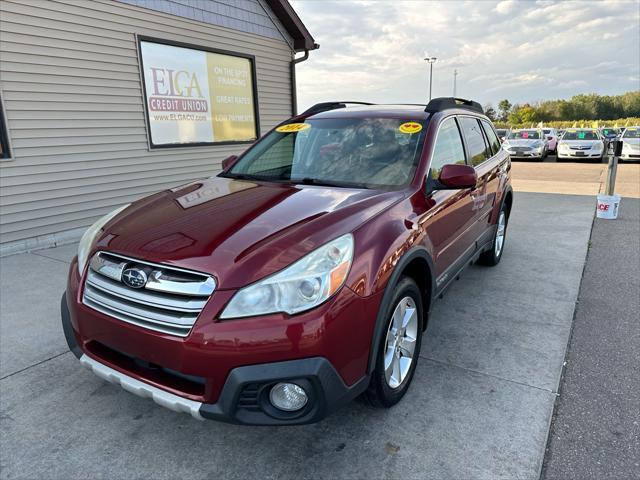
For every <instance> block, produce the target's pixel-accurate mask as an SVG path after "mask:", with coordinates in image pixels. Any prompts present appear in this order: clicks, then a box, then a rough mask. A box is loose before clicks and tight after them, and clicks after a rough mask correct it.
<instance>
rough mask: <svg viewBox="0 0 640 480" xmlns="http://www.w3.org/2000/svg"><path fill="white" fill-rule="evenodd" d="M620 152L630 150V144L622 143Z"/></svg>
mask: <svg viewBox="0 0 640 480" xmlns="http://www.w3.org/2000/svg"><path fill="white" fill-rule="evenodd" d="M622 150H631V144H630V143H623V144H622Z"/></svg>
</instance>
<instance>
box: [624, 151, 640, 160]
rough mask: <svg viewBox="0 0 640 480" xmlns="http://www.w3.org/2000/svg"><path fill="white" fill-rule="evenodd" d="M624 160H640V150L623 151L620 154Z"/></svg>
mask: <svg viewBox="0 0 640 480" xmlns="http://www.w3.org/2000/svg"><path fill="white" fill-rule="evenodd" d="M620 158H621V159H622V160H640V150H636V151H633V150H632V151H624V150H623V151H622V155H620Z"/></svg>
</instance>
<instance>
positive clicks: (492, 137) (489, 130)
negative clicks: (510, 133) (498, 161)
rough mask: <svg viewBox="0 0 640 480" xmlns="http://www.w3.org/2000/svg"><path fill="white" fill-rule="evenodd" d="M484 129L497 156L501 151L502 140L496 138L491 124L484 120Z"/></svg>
mask: <svg viewBox="0 0 640 480" xmlns="http://www.w3.org/2000/svg"><path fill="white" fill-rule="evenodd" d="M482 128H484V133H486V134H487V139H488V140H489V145H490V146H491V150H492V151H493V154H494V155H495V154H496V153H498V152H499V151H500V140H498V137H497V136H496V132H494V131H493V128H492V127H491V125H490V124H489V122H487V121H485V120H482Z"/></svg>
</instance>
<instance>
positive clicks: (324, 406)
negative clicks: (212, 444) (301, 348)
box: [61, 295, 369, 425]
mask: <svg viewBox="0 0 640 480" xmlns="http://www.w3.org/2000/svg"><path fill="white" fill-rule="evenodd" d="M61 316H62V326H63V331H64V334H65V338H66V340H67V344H68V346H69V350H71V351H72V352H73V354H74V355H75V356H76V357H78V359H79V360H80V363H81V364H82V365H83V366H85V367H86V368H88V369H89V370H91V371H92V372H93V373H94V374H95V375H97V376H98V377H100V378H102V379H103V380H106V381H108V382H111V383H113V384H116V385H120V386H121V387H122V388H123V389H124V390H126V391H128V392H130V393H133V394H135V395H138V396H140V397H144V398H151V399H152V400H153V401H154V402H155V403H157V404H158V405H161V406H163V407H165V408H168V409H170V410H173V411H176V412H182V413H188V414H190V415H191V416H192V417H193V418H196V419H198V420H205V419H211V420H218V421H223V422H227V423H239V424H245V425H299V424H306V423H313V422H317V421H319V420H321V419H322V418H324V417H325V416H326V415H328V414H329V413H331V412H333V411H335V410H337V409H338V408H340V407H341V406H343V405H344V404H346V403H348V402H350V401H351V400H353V399H354V398H355V397H357V396H358V395H360V394H361V393H362V392H364V391H365V390H366V388H367V386H368V384H369V377H368V376H366V375H365V376H363V377H362V378H361V379H360V380H358V381H357V382H355V383H354V384H353V385H350V386H348V385H346V384H345V383H344V381H343V380H342V378H341V377H340V375H339V374H338V372H337V371H336V370H335V368H334V367H333V366H332V365H331V363H330V362H329V361H328V360H327V359H326V358H322V357H315V358H304V359H298V360H289V361H284V362H274V363H268V364H260V365H247V366H242V367H237V368H234V369H233V370H231V372H230V374H229V375H228V377H227V379H226V381H225V383H224V386H223V388H222V392H221V393H220V395H219V397H218V401H217V402H216V403H213V404H211V403H204V402H199V401H195V400H191V399H189V398H185V397H183V396H180V395H176V394H174V393H171V392H168V391H166V390H164V389H161V388H158V387H156V386H154V385H151V384H149V383H147V382H143V381H141V380H138V379H136V378H134V377H132V376H130V375H127V374H126V373H125V372H123V371H121V370H119V369H116V368H113V367H111V366H109V365H106V364H105V363H102V362H101V361H99V360H97V359H96V358H94V357H93V356H92V355H91V354H90V353H86V352H84V351H83V350H82V349H81V348H80V346H79V345H78V342H77V339H76V334H75V333H74V331H73V327H72V325H71V318H70V313H69V308H68V305H67V301H66V295H63V297H62V302H61ZM283 381H286V382H291V383H295V384H297V385H299V386H301V387H302V388H304V390H305V391H306V393H307V395H308V402H307V405H305V407H304V408H302V409H301V410H300V411H297V412H284V411H280V410H278V409H276V408H275V407H273V406H272V405H271V403H270V402H269V391H270V388H271V387H272V386H273V385H275V384H276V383H279V382H283Z"/></svg>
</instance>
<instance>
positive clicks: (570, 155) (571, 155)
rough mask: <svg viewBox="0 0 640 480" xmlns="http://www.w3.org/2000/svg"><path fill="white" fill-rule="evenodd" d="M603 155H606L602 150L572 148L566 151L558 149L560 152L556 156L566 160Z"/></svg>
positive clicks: (600, 156)
mask: <svg viewBox="0 0 640 480" xmlns="http://www.w3.org/2000/svg"><path fill="white" fill-rule="evenodd" d="M577 152H579V153H577ZM603 155H604V152H602V151H600V152H592V151H589V150H572V151H569V152H567V151H566V150H564V151H560V150H558V153H557V155H556V156H557V157H558V158H559V159H561V160H566V159H573V160H580V159H587V158H602V156H603Z"/></svg>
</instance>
